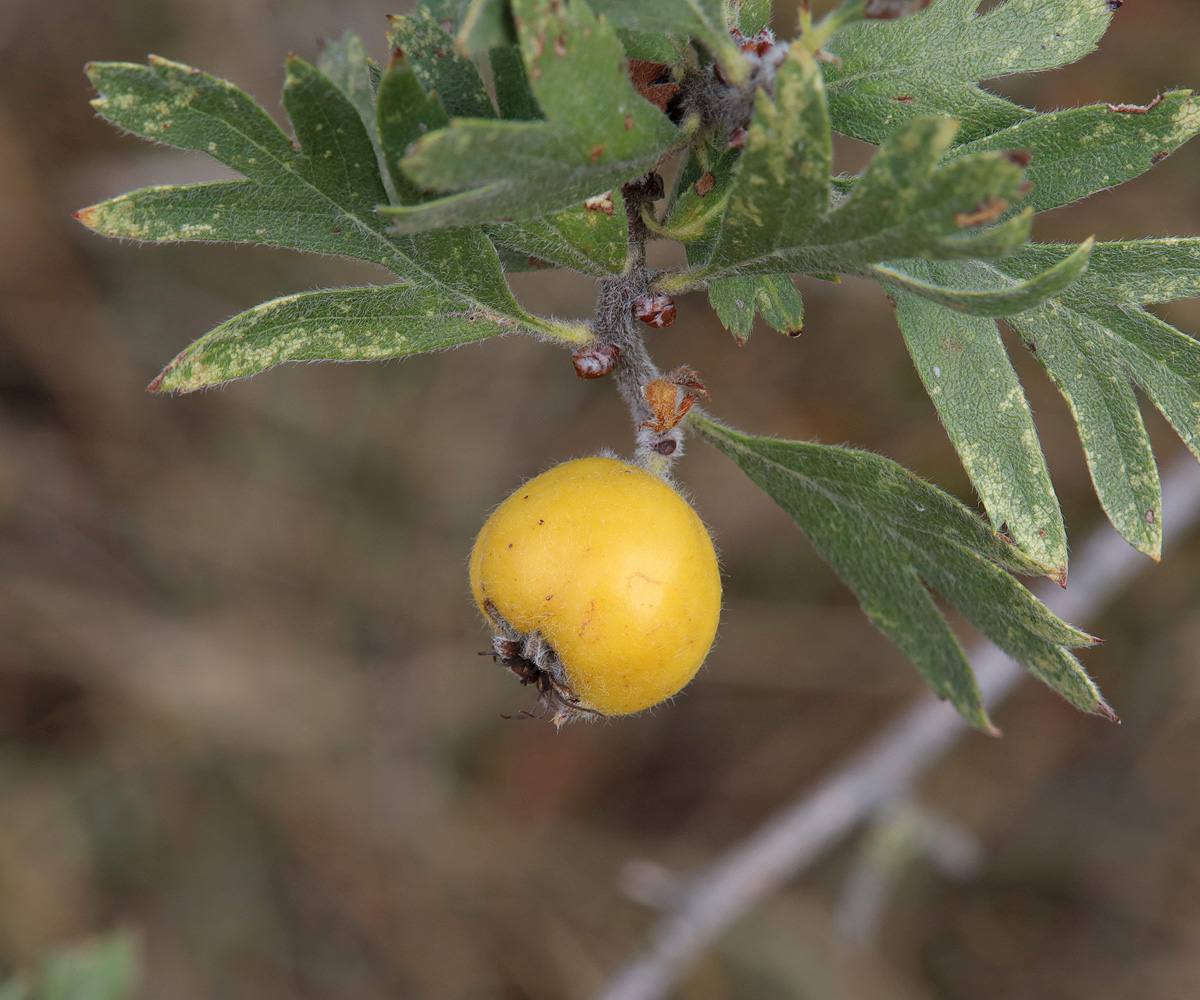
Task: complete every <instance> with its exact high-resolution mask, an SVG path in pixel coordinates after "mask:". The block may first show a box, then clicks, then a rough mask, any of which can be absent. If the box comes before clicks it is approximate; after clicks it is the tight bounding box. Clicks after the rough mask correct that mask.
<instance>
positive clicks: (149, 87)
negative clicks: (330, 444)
mask: <svg viewBox="0 0 1200 1000" xmlns="http://www.w3.org/2000/svg"><path fill="white" fill-rule="evenodd" d="M89 75H90V76H91V78H92V82H93V83H94V84H95V86H96V88H97V90H98V91H99V92H100V96H99V97H98V98H97V99H96V100H95V101H94V102H93V104H94V105H95V107H96V109H97V110H98V111H99V112H100V113H101V114H102V115H103V116H104V117H106V118H108V119H109V120H110V121H112V122H114V123H115V124H117V125H119V126H121V127H123V128H126V129H128V130H130V131H132V132H135V133H137V134H139V135H143V136H146V137H148V138H153V139H156V140H159V141H163V142H168V143H170V144H172V145H176V146H180V147H182V148H186V149H196V150H200V151H203V152H206V153H208V154H209V155H211V156H213V157H215V158H216V159H218V160H220V161H221V162H223V163H225V164H227V165H228V166H230V167H233V168H234V169H235V170H238V171H239V172H241V173H243V174H244V175H245V177H246V179H244V180H234V181H221V182H217V183H213V184H198V185H188V186H174V187H158V188H146V189H144V190H141V191H135V192H132V193H131V194H127V195H123V196H122V197H119V198H114V199H112V200H111V201H107V202H103V203H101V204H99V205H93V206H92V207H90V208H87V209H83V210H82V211H81V212H79V213H77V215H78V217H79V218H80V219H81V221H83V222H84V223H85V224H87V225H89V226H91V227H92V228H94V229H96V230H97V231H99V232H102V233H105V234H108V235H112V236H123V237H128V238H133V239H140V240H152V241H160V242H161V241H174V240H193V241H206V242H214V241H221V242H244V243H258V244H263V245H268V246H285V247H292V248H294V249H298V250H307V251H313V252H318V253H335V254H342V255H345V256H350V257H357V258H359V259H361V260H366V261H369V262H371V263H374V264H378V265H380V266H382V267H384V268H387V269H388V270H390V271H392V272H393V273H395V274H397V275H399V276H401V277H402V278H404V279H406V280H408V281H411V282H413V283H415V284H417V285H420V286H422V287H423V288H424V287H427V288H428V289H429V290H430V292H431V294H433V295H434V296H435V298H436V299H437V300H438V301H443V300H444V301H446V302H447V303H450V302H453V305H452V306H448V312H449V313H450V315H451V316H459V315H462V314H467V313H470V314H477V313H484V314H488V315H491V314H495V315H498V316H501V317H504V322H505V323H506V324H507V325H508V326H507V328H511V329H513V330H520V331H523V332H527V333H534V334H537V335H542V336H549V337H553V338H557V339H562V340H567V341H570V342H579V341H581V340H586V339H587V338H588V337H589V336H590V335H589V333H588V331H587V330H586V328H584V327H582V326H578V325H571V324H561V323H555V322H552V321H549V320H543V319H540V318H538V317H534V316H530V315H529V314H528V313H526V312H524V311H523V310H522V309H520V308H519V307H518V306H517V304H516V302H515V301H514V300H513V298H512V294H511V292H510V291H509V289H508V286H507V285H506V284H505V282H504V276H503V273H502V271H501V269H500V262H499V259H498V258H497V256H496V253H495V250H494V249H493V248H492V246H491V244H490V243H489V241H488V239H487V237H486V236H485V235H484V233H483V232H482V231H481V230H455V231H452V232H449V233H446V232H443V233H438V234H434V235H432V236H429V237H421V238H420V239H419V240H416V241H414V240H413V239H410V238H407V237H399V236H392V235H389V234H388V233H386V232H385V231H384V227H385V226H386V221H385V220H383V219H382V218H381V217H380V216H379V215H378V214H377V213H376V212H375V210H374V209H375V206H376V204H377V203H378V202H379V200H380V199H381V198H382V197H383V196H384V195H383V185H382V181H381V179H380V175H379V170H378V165H377V161H376V156H375V150H374V146H373V145H372V143H371V140H370V138H369V136H368V133H367V130H366V128H365V126H364V125H363V122H362V118H361V116H360V114H359V112H358V110H357V109H356V108H355V106H354V104H353V103H352V102H351V100H350V98H349V97H347V96H346V94H345V93H344V92H343V91H342V90H341V89H340V88H338V87H336V86H335V85H334V84H333V83H332V82H331V81H330V80H329V79H328V78H327V77H325V76H324V75H323V74H321V73H319V72H318V71H317V70H316V69H314V68H313V67H312V66H309V65H308V64H307V63H305V62H304V61H303V60H300V59H295V58H293V59H291V60H289V62H288V78H287V84H286V86H285V88H284V105H285V107H286V108H287V109H288V113H289V115H290V116H291V117H292V119H293V124H294V125H295V128H296V134H297V137H298V139H299V145H300V148H299V149H298V150H297V149H296V148H294V147H293V145H292V142H291V140H289V139H288V137H287V136H286V135H284V133H283V132H282V131H281V130H280V129H279V127H278V126H277V125H275V123H274V122H273V121H272V120H271V119H270V117H269V116H268V115H267V114H266V113H265V112H264V111H263V110H262V109H261V108H260V107H259V106H258V105H257V104H255V103H254V102H253V101H252V100H251V99H250V98H249V97H247V96H246V95H245V94H244V93H243V92H242V91H240V90H238V89H237V88H236V87H234V86H233V85H232V84H230V83H228V82H226V81H224V80H218V79H216V78H215V77H211V76H209V75H207V74H205V73H201V72H199V71H196V70H193V69H191V67H188V66H184V65H181V64H179V63H172V62H168V61H166V60H162V59H152V60H151V63H150V65H149V66H137V65H132V64H128V63H97V64H93V65H92V66H91V67H89ZM381 86H383V83H381ZM385 145H386V144H385ZM366 356H373V354H371V353H370V352H368V354H367V355H366ZM244 374H246V373H244Z"/></svg>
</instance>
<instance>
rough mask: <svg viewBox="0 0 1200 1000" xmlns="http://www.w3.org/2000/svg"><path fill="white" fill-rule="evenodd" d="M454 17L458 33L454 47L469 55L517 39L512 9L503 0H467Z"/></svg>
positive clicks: (505, 44)
mask: <svg viewBox="0 0 1200 1000" xmlns="http://www.w3.org/2000/svg"><path fill="white" fill-rule="evenodd" d="M463 7H464V8H465V9H464V10H463V12H462V15H461V17H460V18H459V19H458V34H457V37H456V38H455V39H454V47H455V48H456V49H458V51H459V52H462V53H463V54H465V55H469V56H473V55H476V54H478V53H480V52H487V51H489V50H490V49H494V48H497V47H499V46H506V47H507V46H510V45H512V44H513V43H514V42H515V41H516V40H517V33H516V28H515V27H514V26H513V23H512V12H511V11H510V10H509V8H508V4H506V3H504V0H470V2H469V3H467V4H464V5H463Z"/></svg>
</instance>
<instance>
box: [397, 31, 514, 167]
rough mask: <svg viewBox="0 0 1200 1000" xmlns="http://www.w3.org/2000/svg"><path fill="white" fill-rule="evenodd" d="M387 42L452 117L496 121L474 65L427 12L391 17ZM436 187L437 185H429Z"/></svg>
mask: <svg viewBox="0 0 1200 1000" xmlns="http://www.w3.org/2000/svg"><path fill="white" fill-rule="evenodd" d="M388 20H389V21H390V22H391V26H392V30H391V32H389V34H388V41H389V42H390V43H391V46H392V49H393V50H395V49H400V50H401V51H402V52H403V53H404V58H405V59H406V60H407V61H408V62H409V63H410V64H411V65H412V68H413V72H415V73H416V75H417V80H418V81H420V84H421V86H422V88H424V90H425V92H426V93H427V94H431V95H436V96H437V99H438V101H439V102H440V103H441V105H442V107H443V108H444V109H445V110H446V114H447V115H449V116H450V117H452V118H454V117H458V116H461V117H464V118H495V117H496V110H495V108H493V107H492V99H491V98H490V97H488V92H487V87H485V86H484V84H483V77H481V76H480V75H479V70H478V69H477V68H476V67H475V64H474V63H473V62H471V60H470V59H468V58H467V57H466V56H462V55H460V54H459V53H458V52H457V51H456V50H455V48H454V38H453V36H452V35H450V34H449V32H447V31H446V30H445V29H444V28H443V27H442V26H441V24H439V23H438V21H437V20H436V19H435V17H434V15H433V14H432V13H431V12H430V11H429V10H427V9H424V8H421V9H419V10H418V11H417V12H416V13H415V14H413V15H411V16H409V17H395V16H392V17H389V18H388ZM426 186H427V187H434V185H426Z"/></svg>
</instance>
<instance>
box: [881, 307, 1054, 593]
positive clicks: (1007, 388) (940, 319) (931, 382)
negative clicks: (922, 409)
mask: <svg viewBox="0 0 1200 1000" xmlns="http://www.w3.org/2000/svg"><path fill="white" fill-rule="evenodd" d="M894 301H895V304H896V320H897V322H898V323H899V324H900V332H901V333H902V334H903V335H904V341H905V343H906V344H907V346H908V351H909V354H911V355H912V359H913V363H914V364H915V365H916V367H917V373H918V374H919V375H920V376H921V381H922V382H923V383H924V385H925V391H926V392H928V393H929V398H930V399H932V400H933V403H934V406H936V407H937V411H938V416H939V417H940V418H941V420H942V425H943V426H944V427H945V428H946V433H947V434H948V435H949V436H950V440H951V442H952V443H953V444H954V449H955V451H957V452H958V455H959V457H960V458H961V459H962V463H963V467H964V468H965V469H966V470H967V475H968V476H970V477H971V482H972V484H973V485H974V487H975V490H976V492H978V494H979V497H980V499H981V500H982V501H983V504H984V506H985V507H986V508H987V511H988V514H989V515H990V517H991V519H992V524H995V525H1006V526H1007V533H1008V535H1009V536H1010V537H1011V538H1012V540H1013V541H1014V542H1015V543H1016V544H1017V545H1018V546H1020V547H1021V549H1022V551H1024V552H1025V554H1026V555H1028V556H1029V558H1030V559H1032V560H1033V561H1034V562H1036V563H1037V564H1038V565H1039V566H1040V567H1041V570H1042V572H1043V573H1046V574H1047V575H1049V576H1052V577H1054V578H1055V579H1057V580H1058V581H1059V582H1064V583H1065V581H1066V578H1067V533H1066V528H1065V527H1064V525H1063V519H1062V511H1061V510H1060V508H1059V505H1058V500H1057V498H1056V496H1055V493H1054V487H1053V485H1052V484H1051V482H1050V471H1049V469H1047V468H1046V459H1045V457H1044V456H1043V455H1042V449H1041V447H1040V445H1039V444H1038V436H1037V430H1036V429H1035V428H1034V425H1033V414H1032V412H1031V411H1030V409H1029V402H1028V400H1027V399H1026V398H1025V393H1024V391H1023V390H1022V388H1021V383H1020V381H1019V380H1018V379H1017V373H1016V372H1015V371H1014V370H1013V367H1012V364H1011V362H1010V361H1009V359H1008V353H1007V352H1006V351H1005V349H1004V343H1003V341H1002V340H1001V339H1000V331H999V330H998V329H997V327H996V323H995V320H991V319H984V318H982V317H977V316H961V315H958V314H956V313H953V312H951V311H950V310H948V309H945V308H943V307H942V306H940V305H937V304H936V303H933V302H930V301H928V300H927V299H922V298H919V297H918V296H916V295H912V294H908V293H903V292H901V293H898V294H896V295H895V296H894ZM1001 530H1004V529H1003V528H1002V529H1001Z"/></svg>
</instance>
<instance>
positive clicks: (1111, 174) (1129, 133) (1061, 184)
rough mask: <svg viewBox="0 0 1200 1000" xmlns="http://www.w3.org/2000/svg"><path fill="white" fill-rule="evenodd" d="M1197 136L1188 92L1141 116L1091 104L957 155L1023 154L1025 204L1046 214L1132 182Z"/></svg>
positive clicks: (1196, 115)
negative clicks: (1026, 159)
mask: <svg viewBox="0 0 1200 1000" xmlns="http://www.w3.org/2000/svg"><path fill="white" fill-rule="evenodd" d="M1120 107H1127V108H1130V109H1131V110H1117V108H1120ZM1197 132H1200V104H1198V103H1197V101H1196V99H1195V97H1194V96H1193V93H1192V91H1190V90H1176V91H1172V92H1171V93H1169V94H1164V95H1163V96H1162V98H1161V99H1160V100H1158V101H1157V102H1152V104H1151V105H1148V106H1147V107H1146V108H1145V109H1134V106H1132V105H1123V106H1113V105H1109V104H1096V105H1092V106H1091V107H1086V108H1070V109H1068V110H1066V111H1056V112H1054V113H1053V114H1047V115H1036V116H1035V117H1033V118H1029V119H1027V120H1025V121H1023V122H1019V123H1018V124H1016V125H1013V126H1011V127H1010V128H1006V129H1002V130H1001V131H999V132H995V133H993V134H992V135H989V136H987V137H986V138H983V139H977V140H975V141H974V142H970V143H967V144H965V145H963V146H959V147H957V148H956V149H955V151H954V153H955V155H963V154H967V153H975V152H980V151H982V150H986V149H995V150H1003V149H1025V150H1028V151H1029V152H1030V153H1032V154H1033V160H1032V162H1031V163H1030V165H1029V171H1028V174H1027V177H1028V180H1029V182H1030V183H1031V184H1032V185H1033V193H1032V194H1031V195H1030V196H1029V200H1028V202H1027V204H1028V205H1029V206H1030V207H1031V208H1033V209H1034V211H1037V212H1045V211H1047V210H1049V209H1052V208H1058V207H1059V206H1060V205H1066V204H1069V203H1070V202H1073V201H1077V200H1078V199H1080V198H1086V197H1087V196H1088V195H1091V194H1095V193H1096V192H1097V191H1103V190H1104V189H1106V188H1110V187H1115V186H1116V185H1118V184H1123V183H1125V181H1127V180H1131V179H1132V178H1134V177H1137V176H1138V175H1139V174H1141V173H1144V172H1145V171H1147V170H1149V169H1150V168H1151V167H1152V166H1153V165H1154V164H1155V163H1157V162H1158V161H1159V160H1161V159H1162V158H1163V157H1164V156H1167V155H1168V154H1169V153H1171V152H1173V151H1174V150H1175V149H1177V148H1178V147H1179V146H1180V145H1182V144H1183V143H1184V142H1186V141H1187V140H1188V139H1190V138H1192V136H1194V135H1195V134H1196V133H1197Z"/></svg>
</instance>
